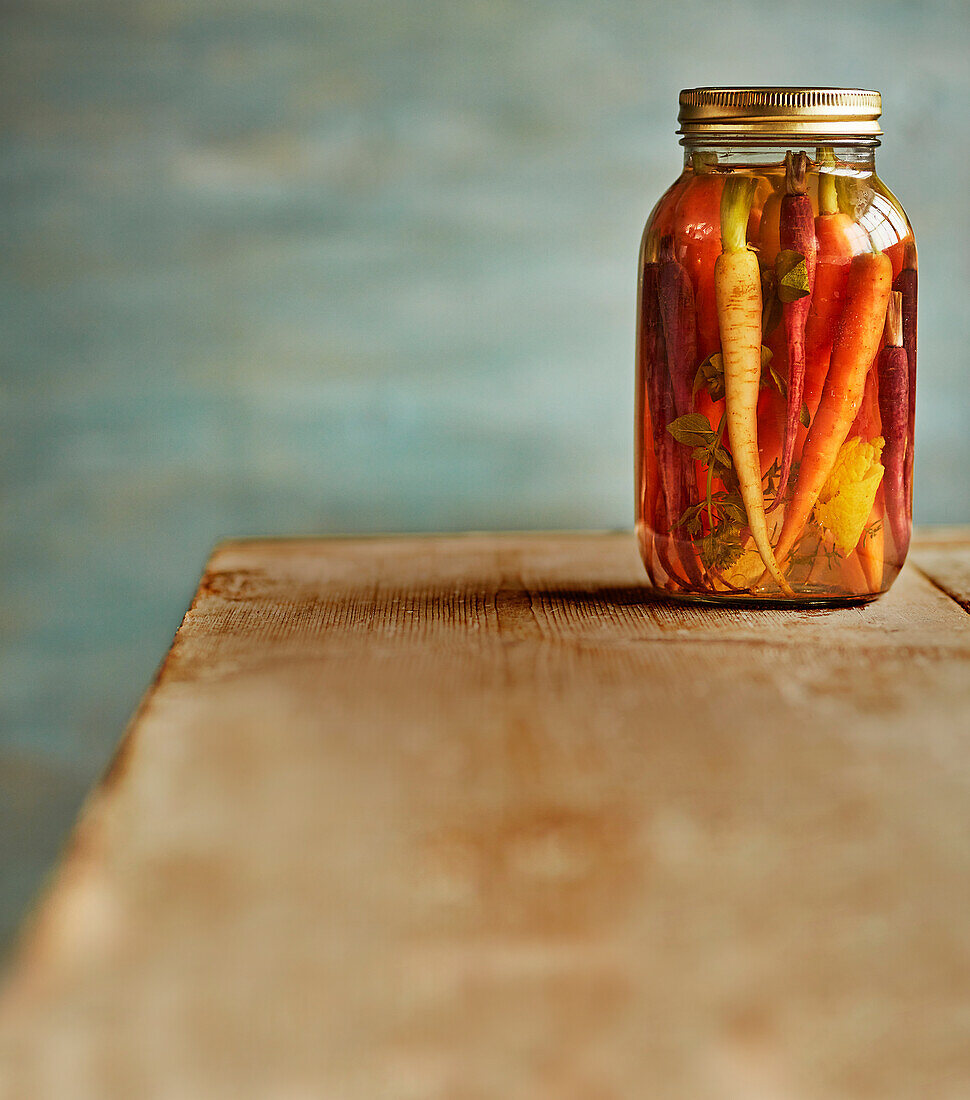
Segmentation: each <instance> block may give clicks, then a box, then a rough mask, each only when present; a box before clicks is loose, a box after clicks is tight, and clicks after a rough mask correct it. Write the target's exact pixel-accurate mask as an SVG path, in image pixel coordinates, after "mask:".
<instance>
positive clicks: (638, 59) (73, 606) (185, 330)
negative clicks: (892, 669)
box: [0, 0, 970, 934]
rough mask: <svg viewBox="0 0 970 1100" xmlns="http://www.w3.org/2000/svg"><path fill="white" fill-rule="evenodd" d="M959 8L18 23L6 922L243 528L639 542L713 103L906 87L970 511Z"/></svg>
mask: <svg viewBox="0 0 970 1100" xmlns="http://www.w3.org/2000/svg"><path fill="white" fill-rule="evenodd" d="M968 40H970V7H968V5H966V4H965V3H962V2H960V0H951V2H946V0H923V2H922V3H917V2H915V0H914V2H901V0H869V2H860V0H855V2H853V3H844V2H843V0H813V2H812V3H811V4H805V3H787V2H785V0H771V2H768V0H734V2H720V3H710V2H700V0H681V2H679V3H677V4H671V3H657V2H653V3H651V2H644V0H616V2H608V0H582V2H579V0H565V2H562V0H557V2H552V0H546V2H542V0H533V2H522V3H514V2H512V0H489V2H487V3H486V2H476V0H448V2H443V0H397V2H394V0H380V2H375V0H327V2H325V3H309V2H302V3H300V2H296V0H129V2H119V0H86V2H85V3H83V4H82V3H77V2H75V0H33V2H31V0H20V2H17V0H11V2H9V3H7V4H4V5H3V8H2V12H0V81H2V89H0V91H2V95H0V113H2V122H3V134H2V150H0V154H2V155H0V188H2V207H0V241H2V249H0V279H2V283H0V321H2V324H0V370H2V374H0V477H2V497H0V499H2V508H0V560H2V567H3V568H2V583H3V594H2V595H3V601H2V608H3V618H2V623H0V630H2V643H3V658H2V660H3V664H2V679H0V785H2V788H3V792H2V793H3V797H2V800H0V868H2V875H3V883H2V888H0V934H2V932H3V931H4V930H6V929H9V928H10V927H11V924H12V922H13V921H14V919H15V918H16V915H17V913H18V912H19V911H20V909H21V908H22V906H23V904H24V901H25V899H26V898H27V897H29V895H30V893H31V891H33V890H34V889H35V887H36V884H37V882H38V878H39V875H40V874H41V873H42V871H43V868H44V867H45V865H46V863H47V861H48V860H49V859H50V857H51V854H52V852H53V851H54V850H55V848H56V845H57V843H58V842H59V838H60V837H61V836H62V833H63V830H64V828H65V827H66V825H67V824H68V823H69V821H70V820H71V817H72V815H73V813H74V812H75V809H76V805H77V801H78V799H79V798H80V796H81V793H82V792H83V790H84V789H85V788H86V787H87V785H88V784H89V783H90V782H91V780H92V779H93V777H94V776H95V775H96V774H97V773H98V772H99V771H100V770H101V769H102V768H103V766H104V764H105V762H106V760H107V758H108V755H109V753H110V751H111V749H112V747H113V745H114V744H115V743H116V741H117V739H118V736H119V734H120V732H121V730H122V727H123V724H124V722H125V719H126V717H127V715H128V714H129V713H130V712H131V710H132V708H133V706H134V705H135V703H136V701H137V699H138V697H139V694H140V693H141V691H142V689H143V688H144V686H145V685H146V683H147V682H148V680H149V677H150V676H151V673H152V670H153V668H154V667H155V665H156V664H157V662H158V661H159V659H160V658H161V656H162V655H163V653H164V651H165V649H166V647H167V644H168V642H169V640H170V637H171V634H172V632H173V631H174V630H175V628H176V626H177V625H178V622H179V619H180V617H181V615H182V612H183V609H184V608H185V606H186V604H187V602H188V600H189V598H190V596H191V593H192V591H193V589H194V586H195V582H196V579H197V576H198V574H199V571H200V569H201V567H202V565H203V562H204V560H205V557H206V554H207V551H208V550H209V548H210V547H211V546H212V544H213V543H214V542H215V541H216V540H217V539H219V538H221V537H224V536H227V535H245V534H255V533H309V532H332V531H383V530H399V529H405V530H430V529H435V530H436V529H460V528H468V527H475V528H488V527H506V528H510V527H558V526H565V527H585V526H609V527H615V526H623V525H628V524H629V523H630V522H631V496H632V490H631V474H630V468H631V430H630V419H631V413H630V402H631V373H632V365H631V364H632V340H633V323H634V318H633V312H634V309H633V306H634V261H635V254H636V249H637V243H638V239H639V235H640V230H641V227H642V224H643V221H644V219H645V217H646V215H647V213H648V211H649V209H650V207H651V205H652V204H653V201H654V199H655V198H656V196H657V195H658V194H659V192H660V191H661V190H662V188H664V187H665V186H666V185H667V184H668V183H669V182H670V181H671V180H672V179H673V177H674V176H675V175H676V173H677V171H678V170H679V157H680V150H679V148H678V146H677V144H676V138H675V136H674V133H673V131H674V129H675V115H676V95H677V91H678V90H679V89H680V88H681V87H684V86H688V85H693V84H703V83H715V84H716V83H767V84H772V83H822V84H827V83H831V84H836V85H838V84H843V85H844V84H849V85H852V84H858V85H862V86H865V87H875V88H881V89H882V90H883V92H884V94H885V120H884V125H885V129H886V131H887V138H886V141H885V146H884V149H883V150H882V151H881V153H880V158H879V159H880V166H881V171H882V174H883V176H884V177H885V178H886V179H887V181H888V182H889V183H890V185H891V186H892V187H893V188H894V189H895V190H896V191H897V192H898V193H899V195H900V196H901V197H902V199H903V201H904V203H905V205H906V206H907V208H908V210H909V212H910V215H911V217H912V219H913V221H914V223H915V224H916V227H917V232H918V234H919V238H920V244H921V264H922V271H921V291H922V294H921V311H922V315H921V322H922V343H921V358H920V371H921V379H920V425H919V427H920V443H919V448H918V460H917V482H918V484H917V512H918V518H919V519H920V520H922V521H924V522H938V521H943V522H949V521H968V520H970V478H968V477H967V474H966V471H967V470H968V469H970V435H968V432H967V429H966V421H967V416H968V412H970V388H968V387H970V383H968V379H970V374H968V371H967V365H966V348H967V346H968V342H970V341H968V310H967V308H966V301H965V299H966V292H967V287H968V281H967V276H968V270H967V269H968V257H970V232H968V223H967V210H968V209H970V204H968V203H967V201H966V197H965V195H964V191H965V185H966V180H967V178H968V173H967V168H968V165H967V141H968V137H970V118H968V116H967V114H966V104H967V102H968V101H970V95H968V92H970V67H968V66H967V63H966V47H967V43H968Z"/></svg>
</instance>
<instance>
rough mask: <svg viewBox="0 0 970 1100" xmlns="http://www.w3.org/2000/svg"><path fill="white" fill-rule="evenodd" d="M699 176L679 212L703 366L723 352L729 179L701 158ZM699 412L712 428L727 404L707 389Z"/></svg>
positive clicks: (699, 476) (699, 473) (699, 466)
mask: <svg viewBox="0 0 970 1100" xmlns="http://www.w3.org/2000/svg"><path fill="white" fill-rule="evenodd" d="M694 160H695V167H694V174H693V175H691V176H688V177H687V179H688V183H687V186H686V188H685V190H684V191H683V193H682V194H681V195H680V196H679V198H678V201H677V205H676V207H675V209H674V213H673V219H672V220H673V233H674V250H675V254H676V256H677V257H678V259H679V260H680V262H681V263H682V264H683V265H684V268H685V270H686V271H687V274H688V276H689V277H690V281H691V285H692V286H693V289H694V312H695V315H696V318H697V325H696V340H697V343H696V354H697V360H698V362H702V361H703V360H704V359H706V358H707V357H708V356H709V355H713V354H714V352H716V351H719V350H720V347H721V338H720V333H719V332H718V326H717V306H716V303H715V300H714V263H715V261H716V260H717V257H718V255H719V253H720V251H721V237H720V233H719V232H718V225H719V219H720V209H721V194H722V192H723V189H724V178H725V177H724V176H720V175H718V176H715V175H711V174H710V171H709V166H708V165H707V164H705V163H704V162H702V161H698V158H697V157H696V156H695V158H694ZM694 403H695V410H696V411H697V412H698V413H700V414H701V415H703V416H706V417H707V419H708V421H709V422H710V423H711V424H717V423H718V421H719V420H720V418H721V413H722V411H723V404H722V403H721V402H712V401H711V400H710V397H709V396H708V393H707V391H706V390H700V391H699V392H698V393H697V394H695V395H694ZM694 479H695V483H696V485H697V492H698V494H699V496H700V497H703V496H704V494H705V493H706V492H707V467H706V466H705V465H704V464H703V463H700V462H696V463H695V464H694Z"/></svg>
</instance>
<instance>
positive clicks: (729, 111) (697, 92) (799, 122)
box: [677, 88, 882, 139]
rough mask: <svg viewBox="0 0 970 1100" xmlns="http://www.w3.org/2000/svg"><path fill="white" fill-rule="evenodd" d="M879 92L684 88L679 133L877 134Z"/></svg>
mask: <svg viewBox="0 0 970 1100" xmlns="http://www.w3.org/2000/svg"><path fill="white" fill-rule="evenodd" d="M881 114H882V96H881V95H880V94H879V93H878V92H870V91H865V90H864V89H862V88H685V89H684V91H682V92H681V93H680V113H679V114H678V116H677V121H678V122H679V123H680V129H679V130H678V131H677V132H678V133H679V134H685V135H691V134H707V135H722V136H728V135H730V136H734V137H743V138H747V139H751V138H758V137H761V138H768V137H788V136H793V137H794V136H797V137H805V138H813V137H817V138H832V139H838V138H846V139H851V138H875V137H879V135H880V134H881V133H882V130H881V129H880V128H879V116H880V115H881Z"/></svg>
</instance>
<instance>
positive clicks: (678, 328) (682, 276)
mask: <svg viewBox="0 0 970 1100" xmlns="http://www.w3.org/2000/svg"><path fill="white" fill-rule="evenodd" d="M657 296H658V298H659V301H660V318H661V320H662V321H663V330H664V342H665V344H666V345H667V370H668V371H669V373H670V381H671V384H672V386H673V391H674V406H675V407H676V409H677V415H678V416H686V415H687V414H688V413H689V412H693V410H694V396H693V395H694V375H695V373H696V371H697V321H696V318H695V315H694V288H693V286H692V285H691V281H690V276H689V275H688V274H687V271H686V270H685V269H684V267H683V265H682V264H680V263H679V262H678V260H677V257H676V256H675V255H674V239H673V237H672V236H670V235H669V234H668V235H667V236H665V237H663V238H662V239H661V241H660V278H659V285H658V288H657Z"/></svg>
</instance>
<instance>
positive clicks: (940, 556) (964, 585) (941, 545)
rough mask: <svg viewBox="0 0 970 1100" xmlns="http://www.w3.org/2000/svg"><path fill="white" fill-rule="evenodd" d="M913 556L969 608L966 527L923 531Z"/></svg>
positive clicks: (969, 551)
mask: <svg viewBox="0 0 970 1100" xmlns="http://www.w3.org/2000/svg"><path fill="white" fill-rule="evenodd" d="M910 557H911V560H912V562H913V563H914V564H915V565H916V566H917V568H918V569H919V570H920V571H921V572H922V573H924V574H925V575H926V576H928V577H929V578H930V580H932V581H933V583H934V584H935V585H937V586H938V587H939V588H941V589H942V590H943V591H944V592H946V593H948V594H949V595H950V596H952V597H953V599H955V600H956V601H957V602H958V603H959V604H960V606H961V607H963V608H964V610H966V611H970V538H968V535H967V530H966V528H960V527H950V528H941V529H939V530H937V531H933V532H932V533H930V532H927V533H925V534H923V536H922V538H920V539H918V540H917V542H916V544H915V545H914V547H913V550H912V554H911V555H910Z"/></svg>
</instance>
